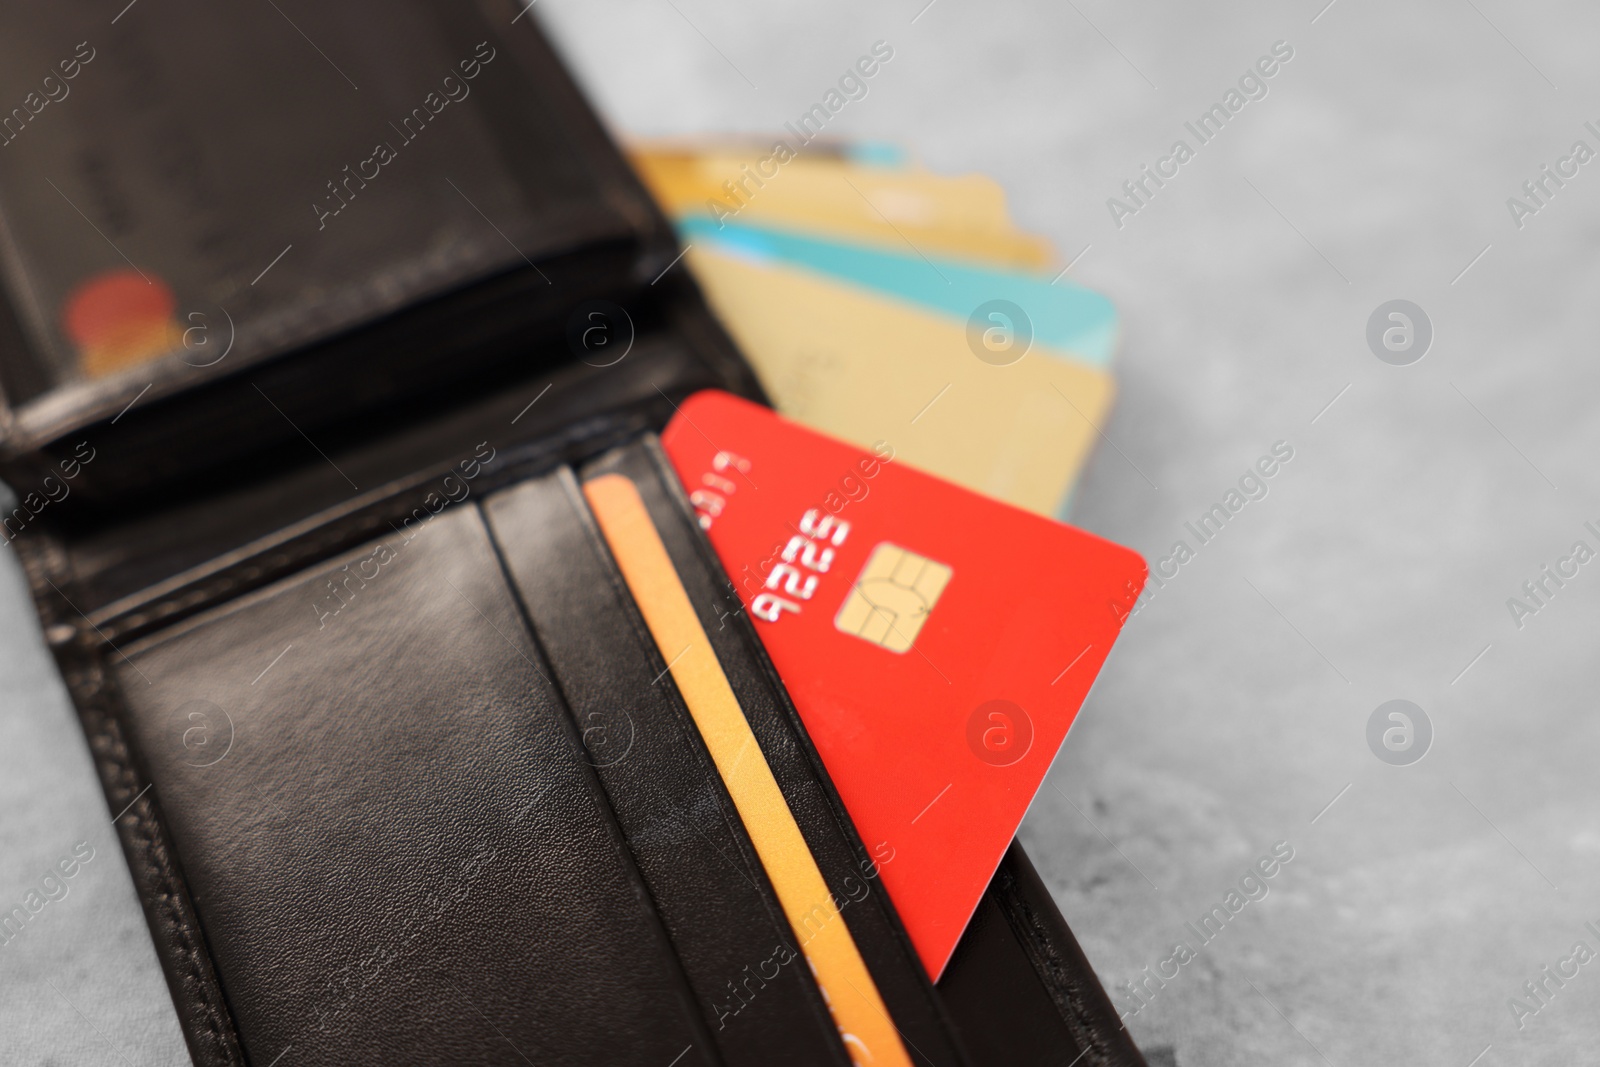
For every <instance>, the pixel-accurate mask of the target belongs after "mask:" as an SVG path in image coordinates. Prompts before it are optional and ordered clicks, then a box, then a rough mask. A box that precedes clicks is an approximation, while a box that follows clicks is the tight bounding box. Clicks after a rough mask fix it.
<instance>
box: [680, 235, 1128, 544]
mask: <svg viewBox="0 0 1600 1067" xmlns="http://www.w3.org/2000/svg"><path fill="white" fill-rule="evenodd" d="M686 259H687V262H688V263H689V266H690V268H691V269H692V270H693V271H694V274H695V276H696V278H698V279H699V281H700V284H701V286H702V288H703V289H704V290H705V293H706V297H707V298H708V299H709V301H710V302H711V305H712V307H713V309H714V310H715V311H716V312H717V315H718V317H719V318H720V319H721V320H722V322H723V325H724V326H726V327H727V329H728V332H729V333H730V334H732V335H733V338H734V340H735V341H737V342H738V343H739V346H740V347H741V348H742V349H743V351H744V354H745V356H746V358H748V359H749V360H750V363H751V364H752V365H753V366H754V367H755V369H756V373H757V374H758V375H759V376H760V378H761V382H762V385H763V386H765V387H766V390H767V393H768V395H769V396H771V397H772V400H773V402H774V403H775V404H776V406H777V408H778V410H779V411H780V412H782V413H783V414H785V415H788V416H789V417H791V418H793V419H795V420H797V421H799V422H803V423H805V424H806V425H808V426H810V427H812V428H813V429H816V430H820V431H822V432H823V433H828V434H832V435H834V436H835V437H839V438H842V439H844V440H846V441H850V442H852V443H854V444H856V445H859V446H861V447H863V448H872V447H873V445H874V444H876V443H878V442H881V441H886V442H888V443H889V444H890V445H891V446H893V448H894V455H895V460H896V462H901V461H904V462H906V463H908V464H911V465H912V466H915V467H920V468H922V469H923V470H925V471H928V472H929V473H932V474H937V475H939V476H940V477H943V478H947V479H949V480H950V481H953V482H956V483H958V484H960V485H964V486H966V487H967V488H969V489H974V490H976V491H978V492H980V493H984V494H987V495H989V496H992V497H996V498H998V499H1000V500H1004V501H1007V502H1008V503H1011V504H1015V505H1017V506H1018V507H1022V508H1027V509H1028V510H1030V511H1034V512H1037V513H1039V514H1042V515H1048V516H1051V517H1054V516H1055V515H1056V514H1057V512H1058V510H1059V509H1060V507H1061V505H1062V503H1063V502H1064V500H1065V498H1066V496H1067V493H1068V491H1069V490H1070V489H1071V487H1072V484H1073V482H1074V481H1075V480H1076V479H1077V476H1078V472H1079V471H1080V470H1081V469H1082V467H1083V464H1084V461H1085V459H1086V458H1087V457H1088V455H1089V452H1090V449H1091V447H1092V446H1093V444H1094V442H1095V441H1096V440H1097V439H1098V437H1099V430H1098V428H1099V427H1100V426H1101V425H1102V424H1103V423H1104V421H1105V418H1106V415H1107V414H1108V412H1109V411H1110V408H1111V401H1112V397H1113V395H1114V391H1115V385H1114V382H1113V380H1112V378H1111V376H1110V375H1109V374H1107V373H1106V372H1105V371H1103V370H1100V369H1099V368H1096V367H1092V366H1088V365H1086V364H1084V363H1082V362H1079V361H1077V360H1075V359H1073V358H1072V357H1071V355H1070V353H1061V352H1053V351H1050V350H1048V349H1045V348H1043V347H1042V346H1040V345H1037V344H1035V345H1033V346H1032V347H1031V348H1029V349H1027V350H1026V352H1025V353H1024V354H1022V355H1021V357H1020V358H1018V359H1017V360H1016V361H1015V362H1010V363H1006V364H1004V365H998V364H997V363H996V362H995V361H994V360H993V358H992V356H990V358H987V359H986V358H981V357H980V355H979V354H978V351H979V350H980V349H981V348H982V346H981V344H980V345H975V344H974V339H973V338H972V337H971V336H970V334H971V333H972V331H971V330H970V329H969V328H968V326H967V324H964V323H962V322H960V321H959V320H956V319H952V318H949V317H946V316H940V315H934V314H932V313H930V312H928V311H925V310H923V309H922V308H920V307H918V306H917V305H915V304H911V303H909V302H903V301H900V300H896V299H892V298H885V297H882V296H879V295H876V294H873V293H869V292H866V291H864V290H862V289H858V288H855V287H852V286H847V285H842V284H840V283H838V282H837V281H834V280H832V279H830V278H828V277H827V276H825V275H821V274H816V273H812V272H810V271H803V270H797V269H795V268H793V267H788V266H784V265H781V264H777V263H774V262H773V261H770V260H762V261H751V260H747V259H744V258H742V257H740V256H737V255H734V254H729V253H728V252H725V251H719V250H714V249H711V248H709V247H705V246H704V245H701V244H697V245H695V246H693V247H691V248H690V249H689V252H688V255H687V257H686ZM987 354H988V353H987V352H986V355H987Z"/></svg>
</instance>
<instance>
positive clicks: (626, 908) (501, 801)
mask: <svg viewBox="0 0 1600 1067" xmlns="http://www.w3.org/2000/svg"><path fill="white" fill-rule="evenodd" d="M125 651H126V652H127V653H128V659H127V660H126V661H125V662H120V663H119V664H118V665H117V666H116V667H115V675H116V677H117V680H118V681H119V682H120V685H121V689H122V691H123V694H124V700H125V703H126V707H127V710H126V718H127V721H128V726H129V729H130V732H131V734H132V737H133V741H134V742H135V747H136V749H137V751H138V753H139V763H140V765H141V768H142V773H143V774H145V775H146V776H147V778H148V784H149V792H148V801H149V802H148V803H146V804H145V805H144V807H143V808H140V809H136V812H135V815H134V816H128V817H148V816H149V815H152V814H154V813H157V812H159V814H160V816H161V818H162V819H163V822H164V824H165V826H164V828H165V832H166V834H167V836H168V838H169V839H170V841H171V842H172V844H173V847H174V850H175V852H176V854H177V861H178V865H179V866H180V867H181V869H182V872H183V877H184V881H185V883H186V887H187V892H188V894H189V896H190V898H191V899H192V901H193V907H194V911H195V913H196V914H197V915H198V919H199V925H200V927H201V928H202V930H203V933H204V940H205V943H206V944H207V945H208V947H209V952H210V958H211V960H212V961H213V962H214V964H215V968H216V973H217V975H218V978H219V979H220V983H221V987H222V990H223V992H224V994H225V995H226V999H227V1003H228V1005H229V1006H230V1007H231V1009H232V1012H233V1018H234V1022H235V1024H236V1026H237V1029H238V1033H239V1036H240V1039H241V1043H242V1045H243V1047H244V1050H245V1054H246V1055H247V1057H248V1058H249V1059H250V1060H251V1061H252V1062H258V1063H267V1062H272V1061H273V1059H274V1057H277V1056H279V1055H280V1054H282V1053H283V1051H284V1050H285V1049H287V1048H290V1047H292V1048H293V1049H294V1053H293V1062H296V1063H340V1064H342V1063H349V1062H383V1063H394V1064H400V1063H435V1062H440V1061H448V1062H465V1061H471V1062H491V1063H506V1064H523V1063H525V1062H528V1061H529V1060H532V1061H534V1062H572V1063H578V1062H583V1063H590V1062H595V1063H600V1062H605V1063H624V1064H639V1065H641V1067H659V1065H661V1064H666V1063H670V1062H676V1063H678V1064H680V1065H687V1064H696V1065H712V1064H716V1063H718V1062H719V1059H718V1057H717V1055H716V1052H715V1050H714V1048H713V1047H712V1045H711V1041H710V1038H709V1036H708V1035H707V1032H706V1027H705V1025H704V1022H703V1019H702V1018H701V1016H700V1014H699V1012H698V1010H697V1008H696V1006H695V1004H694V1003H693V1001H692V998H691V995H690V993H689V990H688V988H687V986H686V985H685V982H684V979H683V974H682V971H681V969H680V968H679V966H678V962H677V959H676V957H675V955H674V954H673V952H672V950H671V946H670V945H669V943H668V941H667V938H666V935H665V931H664V930H663V929H662V927H661V925H660V922H659V919H658V917H657V916H656V914H655V912H654V910H653V909H652V908H651V907H650V906H649V904H648V897H647V895H646V892H645V889H644V886H643V884H642V883H641V882H640V880H639V877H638V872H637V870H636V869H635V868H634V867H633V865H632V861H631V858H630V856H629V853H628V851H627V849H626V846H625V844H624V842H623V840H622V838H621V835H620V833H619V831H618V828H617V826H616V824H615V821H614V820H613V818H612V815H611V811H610V808H609V805H608V803H607V800H606V797H605V794H604V792H603V791H602V790H601V788H600V786H599V784H598V782H597V781H596V780H595V779H594V776H593V773H592V769H591V768H589V767H588V766H586V765H585V764H584V763H583V761H582V760H581V758H580V756H579V747H578V742H577V738H576V737H575V736H574V735H573V733H572V730H571V725H570V720H569V719H568V717H567V715H566V713H565V711H564V710H563V708H562V706H561V704H560V700H559V697H558V695H557V693H556V692H555V690H554V689H553V688H552V686H551V684H550V683H549V682H548V681H547V678H548V675H549V669H548V667H547V666H546V665H544V664H543V663H542V662H541V661H540V657H539V653H538V650H537V647H536V646H535V644H534V643H533V642H532V641H531V640H530V638H529V636H528V634H527V632H526V630H525V629H524V626H523V621H522V618H521V615H520V613H519V611H518V608H517V605H516V603H515V601H514V599H513V597H512V595H511V592H510V590H509V589H508V588H507V586H506V582H505V576H504V573H503V571H502V569H501V567H500V564H499V561H498V559H497V557H496V555H495V553H494V550H493V547H492V545H491V543H490V541H489V538H488V535H487V531H486V530H485V528H484V525H483V522H482V518H481V516H480V514H479V512H478V511H477V509H475V508H461V509H454V510H452V511H450V512H448V513H446V514H443V515H440V516H439V517H438V518H437V519H436V520H435V521H433V522H431V523H429V524H428V525H427V526H426V527H425V528H423V529H422V531H421V532H419V533H417V534H416V536H415V537H414V539H413V540H412V541H409V542H406V541H403V540H402V539H401V538H399V537H395V538H393V539H386V540H384V541H379V542H373V543H371V544H368V545H366V546H363V547H362V548H360V549H358V550H356V551H355V552H353V553H350V554H349V555H347V556H345V557H341V558H339V559H335V560H333V561H330V562H328V563H325V564H323V565H321V566H318V567H316V568H315V569H313V570H311V571H308V572H305V573H303V574H300V575H297V576H295V577H293V578H291V579H288V580H285V581H283V582H280V583H278V584H277V585H274V586H271V587H268V588H265V589H262V590H259V591H257V592H255V593H253V594H251V595H249V596H246V597H242V598H240V599H238V600H236V601H234V602H233V603H231V604H229V605H228V606H227V607H226V608H224V609H222V610H220V611H218V612H215V613H212V614H208V615H204V616H200V617H196V618H193V619H190V620H187V621H186V622H184V623H181V624H179V625H178V626H176V627H173V628H172V629H171V630H170V631H165V632H162V633H159V634H156V635H154V636H153V637H151V638H149V639H147V640H145V641H143V642H140V643H139V644H137V645H134V646H128V647H126V648H125ZM157 933H158V934H160V933H161V931H157ZM169 976H170V971H169ZM674 1057H679V1058H678V1059H676V1060H674Z"/></svg>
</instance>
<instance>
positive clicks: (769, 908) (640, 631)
mask: <svg viewBox="0 0 1600 1067" xmlns="http://www.w3.org/2000/svg"><path fill="white" fill-rule="evenodd" d="M546 476H547V477H554V478H556V479H557V480H558V482H559V484H560V486H561V490H562V493H563V496H564V497H565V499H566V502H567V503H568V504H569V505H570V506H571V508H572V511H573V514H574V516H575V517H576V519H577V521H578V522H579V523H580V524H581V526H582V528H583V532H584V535H585V538H586V541H587V548H588V549H589V550H590V551H592V552H593V553H594V555H595V562H596V564H597V565H598V566H599V568H600V569H601V570H602V571H603V572H604V574H605V580H606V582H607V583H608V588H609V590H610V592H611V594H612V595H613V597H614V598H615V600H616V603H617V605H618V606H619V608H620V609H621V613H622V615H623V616H624V617H625V619H626V626H627V637H628V640H629V641H630V644H631V651H632V652H633V653H634V654H635V655H637V656H639V658H640V659H642V660H643V661H644V662H645V663H646V664H648V669H649V670H650V671H651V672H652V673H653V674H655V675H656V677H657V678H659V679H661V680H662V681H663V682H664V683H665V685H664V688H663V694H664V701H665V703H666V704H667V705H669V706H670V707H671V709H672V716H673V718H672V725H673V726H674V727H675V728H676V731H677V733H678V734H679V736H680V737H682V739H683V740H684V741H685V743H686V745H687V747H688V748H689V750H690V752H691V753H692V754H693V756H692V758H693V759H694V760H695V761H696V763H695V767H696V769H697V770H698V771H699V772H700V774H701V777H702V780H703V781H705V782H706V783H707V784H708V785H709V786H710V791H711V793H712V799H713V803H714V805H715V807H716V811H717V815H718V817H719V819H720V821H721V823H722V825H723V827H724V828H725V829H726V831H727V835H728V837H729V838H731V841H732V845H733V847H734V849H735V850H736V852H735V855H734V857H732V858H731V859H730V858H729V857H728V856H727V854H726V853H725V852H723V850H722V847H721V846H720V845H718V844H717V843H716V842H715V841H713V840H711V839H710V838H709V837H707V838H706V840H707V841H708V843H709V844H711V846H712V848H713V849H714V850H715V851H716V852H717V853H719V855H721V856H722V858H723V859H724V860H728V861H729V863H728V865H729V867H731V868H733V870H734V872H735V873H737V875H738V876H739V877H741V878H743V879H744V880H746V881H747V882H749V883H750V884H751V886H752V887H753V888H754V889H755V891H756V893H757V895H758V896H759V897H760V899H761V904H762V908H763V911H764V912H765V915H766V918H767V921H768V922H769V923H770V925H771V928H772V931H773V933H774V934H775V935H776V936H777V937H779V938H780V939H781V940H782V941H783V942H785V943H786V944H787V943H792V942H793V940H794V938H793V931H792V930H791V929H790V927H789V923H788V919H787V917H786V916H785V915H784V913H783V909H782V907H781V905H780V904H779V903H778V900H777V895H776V893H775V891H774V890H773V888H772V885H771V881H770V879H769V877H768V875H767V872H766V869H765V867H763V866H762V863H761V860H760V858H759V857H758V856H757V855H756V852H755V847H754V845H753V844H752V842H751V841H750V837H749V834H748V833H747V832H746V831H745V829H744V826H743V823H742V821H741V820H740V817H739V814H738V811H737V809H736V808H735V807H734V804H733V801H732V798H731V797H730V796H729V794H728V790H727V786H726V784H725V783H724V782H723V780H722V777H721V774H720V772H719V771H718V770H717V768H716V765H715V763H714V761H713V760H712V758H711V754H710V753H709V751H707V750H706V747H705V742H704V740H703V738H702V737H701V735H700V733H699V730H698V728H697V727H696V726H695V724H694V721H693V719H692V717H691V716H690V714H689V711H688V708H687V707H686V706H685V705H684V702H683V698H682V696H681V695H680V694H679V693H678V690H677V688H676V685H675V684H674V683H673V682H672V679H671V678H670V676H669V675H668V665H667V663H666V661H665V659H664V658H663V657H662V656H661V654H660V652H659V650H658V649H657V648H656V645H655V642H654V640H653V639H652V638H651V636H650V632H649V629H648V628H647V626H646V624H645V621H644V618H643V616H642V615H641V614H640V612H639V608H638V606H637V604H636V603H635V602H634V600H633V597H632V594H631V593H630V591H629V590H628V587H627V585H626V583H625V581H624V580H623V577H622V572H621V570H620V568H619V567H618V565H617V563H616V560H615V559H614V558H613V557H612V555H611V551H610V548H609V547H608V546H607V544H606V541H605V538H604V536H603V535H602V533H601V531H600V527H599V524H598V522H597V521H596V520H595V517H594V514H593V512H592V511H591V509H590V507H589V505H588V502H587V501H586V500H585V499H584V496H583V491H582V488H581V486H580V485H579V482H578V478H577V474H576V472H575V471H574V469H573V468H572V467H571V466H570V465H563V466H561V467H559V468H557V470H556V471H554V472H552V473H551V474H549V475H546ZM489 507H490V505H489V503H488V502H487V501H485V502H484V503H483V504H480V509H482V510H484V511H485V513H486V514H487V512H488V509H489ZM487 525H488V529H489V534H490V538H491V541H492V543H493V545H494V549H495V552H496V554H497V555H498V556H499V558H500V562H501V567H502V569H503V570H504V571H505V573H506V576H507V580H508V581H509V583H510V586H511V589H512V593H513V596H514V597H515V598H516V601H517V603H518V606H519V608H520V610H521V612H522V615H523V619H524V624H525V625H526V626H527V628H528V629H529V631H530V632H532V633H535V634H537V629H538V625H537V623H536V622H535V621H534V617H535V616H534V612H533V610H532V608H531V607H530V605H529V603H528V600H527V598H526V596H525V594H524V592H523V591H522V589H521V588H520V587H519V585H518V583H517V580H516V577H515V574H514V573H513V571H512V569H511V565H510V562H509V560H508V559H507V550H506V548H505V546H504V545H503V544H502V543H501V539H500V536H499V535H498V534H497V533H496V523H495V522H494V521H493V520H492V519H491V521H489V522H488V523H487ZM536 640H537V637H536ZM543 658H544V660H545V662H546V663H547V664H549V663H550V660H551V656H550V654H549V652H548V651H547V650H545V651H544V655H543ZM550 665H551V683H552V685H553V686H554V687H555V689H556V691H557V693H558V695H559V696H560V699H561V702H562V706H563V709H564V710H565V712H566V715H567V717H568V719H569V720H572V728H573V729H574V730H576V729H577V723H576V720H575V717H574V715H573V700H572V699H570V698H569V696H568V694H567V691H566V687H565V686H563V684H562V683H561V681H560V680H559V676H558V672H557V671H556V670H555V669H554V666H553V664H550ZM576 743H577V744H578V745H580V746H582V747H586V746H584V742H583V741H582V739H581V734H580V735H579V737H578V740H577V742H576ZM593 773H594V775H595V777H596V778H597V780H598V781H599V783H600V786H601V788H602V790H606V786H605V781H604V778H603V777H602V776H601V775H600V774H599V772H598V770H596V771H594V772H593ZM644 784H645V785H646V786H647V788H649V789H650V791H651V792H653V793H655V794H656V796H657V797H658V798H659V799H660V801H661V803H662V805H663V809H664V810H665V811H666V812H667V813H668V815H669V817H671V818H672V819H673V821H674V822H679V823H680V824H682V825H684V826H687V827H688V828H690V829H692V830H695V831H696V832H698V833H700V834H701V835H702V836H705V835H704V831H703V830H700V828H698V827H696V826H694V825H693V817H694V813H693V812H692V811H686V812H678V811H676V810H675V809H674V807H673V805H672V804H671V802H670V800H669V798H667V797H665V796H664V795H662V793H661V791H660V789H659V788H658V787H656V786H654V785H653V784H651V783H644ZM606 791H607V795H608V798H609V796H610V794H609V790H606ZM613 803H615V801H613ZM613 814H615V812H614V811H613ZM616 818H617V822H618V824H619V826H620V825H621V822H622V820H621V817H620V815H619V816H616ZM622 834H623V840H624V841H625V842H626V841H627V840H628V836H627V831H626V828H623V829H622ZM630 847H631V846H630ZM645 891H646V892H647V893H648V892H649V889H648V887H646V890H645ZM652 899H653V898H652ZM658 908H659V905H658ZM667 938H668V940H669V942H670V940H671V935H670V933H669V934H668V935H667ZM790 947H791V949H794V948H795V946H793V945H792V944H790ZM796 954H797V955H798V951H797V950H796ZM796 973H798V974H799V976H800V980H801V984H802V988H803V989H804V990H805V993H806V996H807V999H808V1005H807V1006H808V1009H809V1010H810V1012H811V1014H812V1015H813V1017H814V1019H815V1021H816V1022H817V1023H818V1024H819V1026H820V1028H821V1031H822V1033H823V1035H824V1037H825V1039H826V1040H828V1041H829V1042H831V1043H832V1044H833V1046H834V1051H835V1052H836V1060H835V1062H837V1063H838V1064H839V1065H841V1067H844V1065H847V1064H849V1063H850V1062H851V1061H850V1059H849V1056H848V1054H847V1053H846V1052H845V1049H844V1045H843V1043H842V1042H840V1041H839V1040H838V1037H837V1032H836V1030H835V1028H834V1024H833V1020H832V1016H831V1015H830V1014H829V1011H828V1008H827V1005H826V1003H825V1002H824V1000H823V997H822V994H821V991H820V989H819V988H818V986H817V983H816V980H815V978H814V976H812V975H811V973H810V972H809V971H807V970H801V971H798V972H796ZM689 985H690V987H691V988H692V986H693V983H692V982H689Z"/></svg>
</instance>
